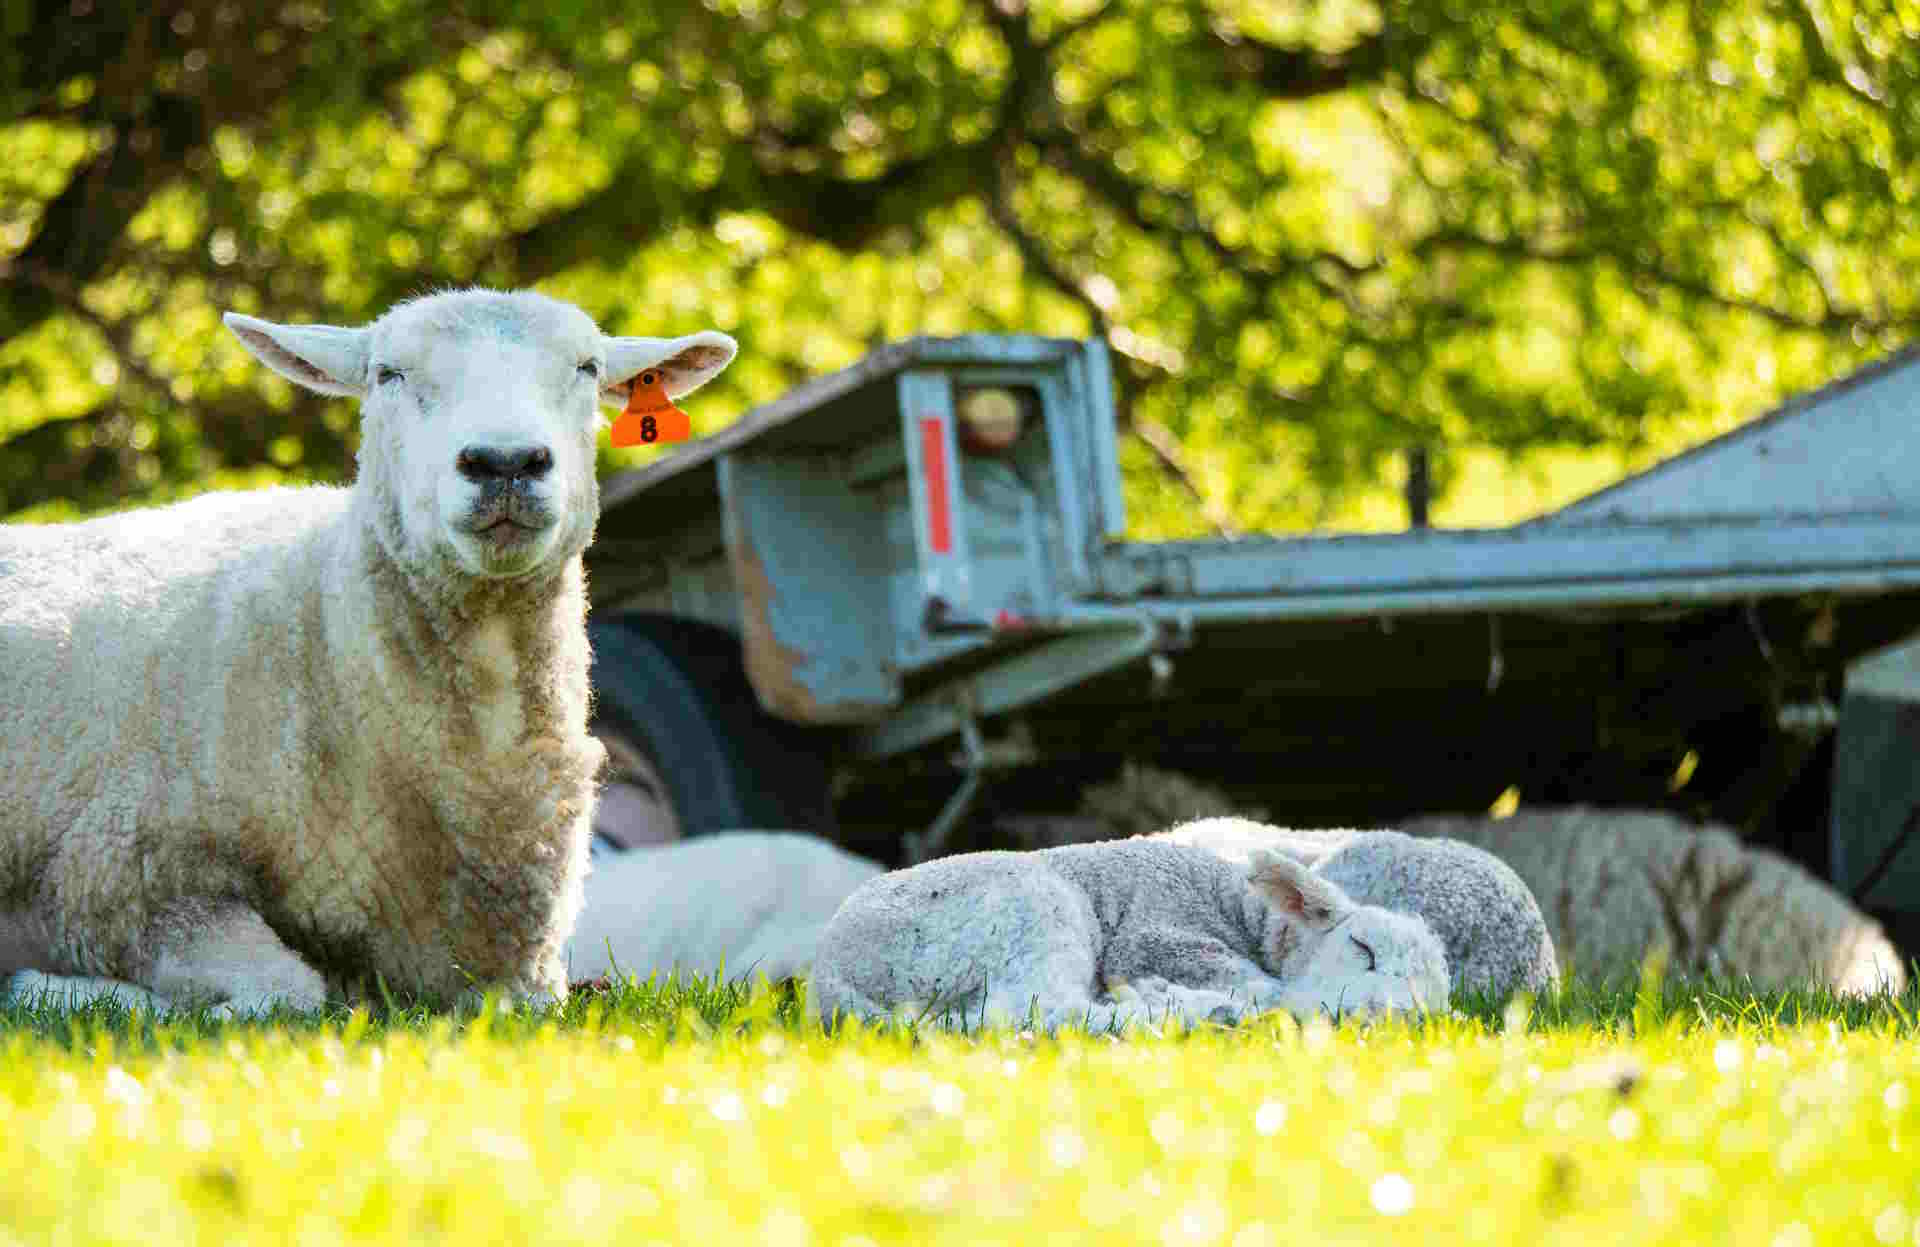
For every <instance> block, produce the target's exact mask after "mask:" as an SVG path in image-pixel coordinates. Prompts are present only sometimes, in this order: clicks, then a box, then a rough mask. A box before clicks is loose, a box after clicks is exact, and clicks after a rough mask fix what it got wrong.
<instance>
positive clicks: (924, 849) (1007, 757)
mask: <svg viewBox="0 0 1920 1247" xmlns="http://www.w3.org/2000/svg"><path fill="white" fill-rule="evenodd" d="M958 709H959V710H960V713H961V715H962V717H961V720H960V741H961V746H962V748H961V750H960V752H959V753H956V754H954V755H953V762H954V765H955V766H960V767H964V768H965V769H966V775H965V776H964V777H963V778H962V779H961V781H960V787H959V788H957V789H955V790H954V794H953V795H952V796H951V797H948V798H947V803H946V804H945V805H943V806H941V807H940V813H939V814H937V815H935V816H934V820H933V822H932V823H931V824H929V825H928V827H927V829H926V830H925V831H922V832H908V833H907V834H906V835H905V836H904V837H903V839H904V841H905V847H906V850H907V864H908V865H918V864H920V863H921V862H925V861H931V860H932V859H934V858H936V857H938V856H940V853H941V851H942V850H943V849H945V848H946V846H947V841H948V840H950V839H952V837H953V833H954V829H955V828H957V827H959V826H960V823H961V820H963V819H965V818H966V816H967V814H968V812H969V811H971V810H972V809H973V803H974V800H975V799H976V798H977V797H979V795H980V787H981V785H982V784H983V783H984V782H985V780H986V775H987V772H988V771H990V770H995V769H1000V768H1005V767H1013V766H1024V765H1026V764H1027V763H1029V762H1032V761H1034V760H1035V759H1037V758H1038V757H1039V754H1038V752H1037V751H1036V750H1035V749H1034V747H1033V738H1032V735H1031V733H1030V732H1029V730H1028V728H1027V726H1026V724H1025V723H1015V724H1014V725H1013V727H1012V728H1011V729H1010V730H1009V732H1008V735H1007V738H1006V739H1005V740H1002V741H995V742H993V743H992V744H988V743H987V741H986V740H985V738H984V737H982V736H981V734H980V721H979V720H978V719H976V718H974V716H973V714H972V712H971V708H970V707H966V706H961V707H958Z"/></svg>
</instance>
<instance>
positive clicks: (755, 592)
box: [719, 451, 900, 723]
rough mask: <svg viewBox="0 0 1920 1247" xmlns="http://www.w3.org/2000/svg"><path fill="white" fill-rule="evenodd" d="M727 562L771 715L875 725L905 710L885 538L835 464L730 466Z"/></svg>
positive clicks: (723, 463) (872, 506)
mask: <svg viewBox="0 0 1920 1247" xmlns="http://www.w3.org/2000/svg"><path fill="white" fill-rule="evenodd" d="M719 471H720V477H719V479H720V493H721V497H722V499H723V503H724V508H723V509H724V514H725V517H726V537H727V559H728V565H729V567H730V569H731V571H732V577H733V584H734V588H735V591H736V592H737V594H738V596H739V614H740V634H741V645H742V650H743V653H744V656H745V660H746V668H747V677H748V679H749V681H750V682H751V683H752V684H753V690H754V693H755V695H756V696H757V697H758V698H759V700H760V705H761V706H762V708H764V709H765V710H766V711H767V712H768V713H769V714H773V715H778V716H779V717H781V718H784V719H787V720H788V721H790V722H794V723H866V722H872V721H874V720H875V719H878V718H879V717H881V716H883V715H884V714H885V713H886V712H887V711H888V710H890V709H891V708H892V707H893V706H894V705H896V704H897V703H898V702H899V700H900V678H899V673H898V671H897V670H896V669H895V668H894V666H893V664H892V662H891V661H890V654H891V651H892V637H891V635H890V629H889V626H888V613H887V601H886V594H887V576H888V570H889V569H888V557H887V550H886V545H885V528H884V524H883V520H882V517H881V515H880V514H879V512H878V509H877V504H876V503H875V502H874V501H873V499H872V498H871V497H869V496H868V495H865V494H863V493H860V492H856V491H854V490H852V489H849V488H848V486H847V482H846V473H845V469H844V466H843V464H842V463H841V462H840V461H838V460H836V459H833V458H831V457H821V456H773V455H758V454H753V453H750V452H746V451H742V452H737V453H735V454H731V455H727V456H724V457H722V459H721V460H720V467H719Z"/></svg>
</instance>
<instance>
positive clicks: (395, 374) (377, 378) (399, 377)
mask: <svg viewBox="0 0 1920 1247" xmlns="http://www.w3.org/2000/svg"><path fill="white" fill-rule="evenodd" d="M406 376H407V374H406V373H404V372H401V371H400V370H399V369H398V368H389V367H387V366H386V365H385V364H382V365H380V367H379V368H378V369H376V370H375V371H374V374H373V381H374V384H375V385H386V384H387V383H388V382H391V381H404V380H405V379H406Z"/></svg>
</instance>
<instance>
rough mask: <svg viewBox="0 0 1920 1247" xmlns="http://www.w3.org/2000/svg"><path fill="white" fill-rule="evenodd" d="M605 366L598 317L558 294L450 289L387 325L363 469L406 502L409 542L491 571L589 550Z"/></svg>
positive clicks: (478, 572) (375, 353) (380, 332)
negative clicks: (558, 299) (555, 298)
mask: <svg viewBox="0 0 1920 1247" xmlns="http://www.w3.org/2000/svg"><path fill="white" fill-rule="evenodd" d="M605 371H606V348H605V345H604V340H603V338H602V336H601V334H600V332H599V330H598V329H596V328H595V327H594V324H593V322H592V321H591V320H589V319H588V318H587V317H586V315H585V314H584V313H582V312H580V311H578V310H577V309H575V308H571V307H568V306H566V305H564V304H559V303H553V302H551V301H549V300H544V299H542V300H539V301H537V302H535V301H530V300H525V299H523V298H521V297H517V296H512V295H493V296H487V297H484V298H475V297H473V296H471V295H467V296H461V295H451V296H440V297H439V298H438V299H426V300H421V301H420V302H417V303H411V304H407V305H406V306H404V307H402V308H400V309H398V310H396V311H395V312H393V313H391V314H390V315H389V316H388V317H387V318H385V319H383V320H382V321H381V322H379V323H378V324H377V325H376V326H375V329H374V333H373V337H372V342H371V347H370V351H369V359H368V377H369V382H370V384H369V388H368V391H367V397H366V400H365V403H364V405H363V408H362V410H363V417H362V418H363V422H364V431H363V435H362V439H363V440H362V445H363V450H362V453H361V472H362V474H363V475H365V476H367V477H368V478H369V479H370V480H374V479H378V480H380V483H381V484H382V485H383V486H384V488H385V489H386V490H387V492H388V493H389V495H390V496H391V498H392V500H393V502H394V503H395V504H396V505H397V509H398V512H399V517H400V524H401V529H402V532H403V533H404V536H405V544H406V547H407V549H408V550H409V551H411V552H413V553H414V554H416V555H426V554H429V553H439V554H443V555H445V556H448V557H450V559H451V560H452V562H453V563H454V564H456V565H457V566H458V567H459V568H461V569H462V570H463V571H465V572H466V573H467V574H469V575H472V576H476V577H488V578H498V577H512V576H522V575H525V574H527V573H529V572H533V571H537V570H539V569H541V568H543V567H547V566H549V565H551V564H552V563H553V562H554V561H555V560H557V559H563V558H568V557H571V556H572V555H574V554H577V553H578V552H579V551H580V550H581V549H584V548H585V546H586V544H587V541H588V539H589V538H590V537H591V535H592V532H593V524H594V520H595V518H596V516H597V514H598V510H599V492H598V488H597V486H596V484H595V480H594V438H595V435H596V434H597V432H598V430H599V427H600V383H601V380H602V378H603V377H604V375H605ZM369 449H371V450H372V451H373V453H371V454H370V453H368V450H369Z"/></svg>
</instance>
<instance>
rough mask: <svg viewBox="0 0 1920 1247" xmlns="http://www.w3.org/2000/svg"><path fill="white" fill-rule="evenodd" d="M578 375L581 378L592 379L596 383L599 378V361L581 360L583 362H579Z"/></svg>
mask: <svg viewBox="0 0 1920 1247" xmlns="http://www.w3.org/2000/svg"><path fill="white" fill-rule="evenodd" d="M580 375H581V376H583V377H592V378H594V379H595V380H596V381H597V380H599V378H600V361H599V360H597V359H583V360H581V361H580Z"/></svg>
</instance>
